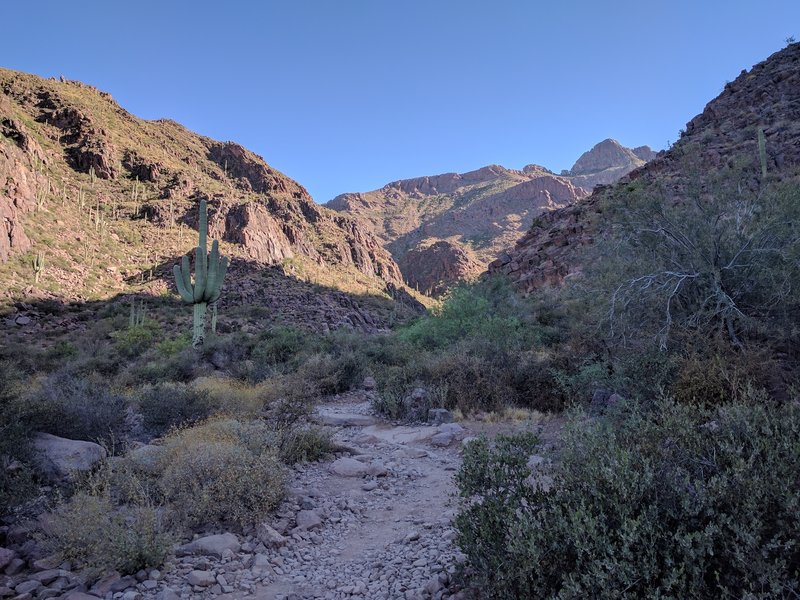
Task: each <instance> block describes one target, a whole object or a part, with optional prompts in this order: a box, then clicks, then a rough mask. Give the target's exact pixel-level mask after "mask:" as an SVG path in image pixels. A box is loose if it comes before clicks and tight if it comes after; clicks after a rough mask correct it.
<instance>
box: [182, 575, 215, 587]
mask: <svg viewBox="0 0 800 600" xmlns="http://www.w3.org/2000/svg"><path fill="white" fill-rule="evenodd" d="M186 581H188V582H189V584H191V585H197V586H200V587H209V586H212V585H214V584H215V583H216V582H217V578H216V577H214V573H213V572H212V571H191V572H190V573H189V575H187V576H186Z"/></svg>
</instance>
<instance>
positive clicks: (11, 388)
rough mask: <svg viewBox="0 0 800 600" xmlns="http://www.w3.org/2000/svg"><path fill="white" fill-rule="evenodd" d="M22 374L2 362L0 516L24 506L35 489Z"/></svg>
mask: <svg viewBox="0 0 800 600" xmlns="http://www.w3.org/2000/svg"><path fill="white" fill-rule="evenodd" d="M21 379H22V374H21V373H20V372H19V371H18V370H17V369H16V367H15V366H14V365H13V364H11V363H9V362H8V361H0V514H6V513H7V511H9V510H10V509H12V508H13V507H15V506H17V505H19V504H21V503H22V502H24V501H25V500H26V499H27V498H29V497H30V496H31V494H32V493H33V492H34V490H35V486H34V480H33V469H32V468H31V467H30V466H29V465H30V458H31V452H32V447H31V433H32V432H31V426H30V418H29V417H30V415H29V408H28V403H26V402H24V401H23V400H21V399H20V382H21Z"/></svg>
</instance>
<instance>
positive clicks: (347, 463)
mask: <svg viewBox="0 0 800 600" xmlns="http://www.w3.org/2000/svg"><path fill="white" fill-rule="evenodd" d="M331 471H333V472H334V473H336V474H337V475H339V476H341V477H363V476H364V475H365V474H366V473H367V465H365V464H364V463H362V462H360V461H358V460H355V459H352V458H348V457H343V458H339V459H337V460H335V461H333V463H331Z"/></svg>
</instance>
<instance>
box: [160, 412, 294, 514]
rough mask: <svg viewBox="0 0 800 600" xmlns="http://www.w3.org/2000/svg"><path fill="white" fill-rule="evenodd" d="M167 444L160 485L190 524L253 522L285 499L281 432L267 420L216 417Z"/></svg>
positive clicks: (191, 428) (165, 442)
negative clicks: (279, 435)
mask: <svg viewBox="0 0 800 600" xmlns="http://www.w3.org/2000/svg"><path fill="white" fill-rule="evenodd" d="M163 445H164V448H165V457H164V465H165V468H164V470H163V472H162V474H161V476H160V480H159V481H160V487H161V489H162V490H163V493H164V497H165V499H166V500H167V501H168V502H170V503H171V505H172V506H173V508H174V510H175V513H176V515H177V516H178V519H179V521H180V522H182V523H183V524H185V525H186V526H189V527H194V526H200V525H208V524H231V523H232V524H236V525H239V526H246V525H252V524H254V523H255V522H256V521H258V520H259V519H262V518H263V516H264V514H266V513H267V512H269V511H270V510H271V509H273V508H274V507H275V506H276V505H277V504H278V502H279V501H280V500H281V499H282V498H283V493H284V489H283V486H284V480H285V474H284V468H283V466H282V465H281V463H280V460H279V458H278V452H277V448H278V440H277V435H276V433H275V432H274V431H273V430H271V429H270V428H269V427H268V425H267V424H265V423H263V422H259V421H252V422H246V423H245V422H240V421H236V420H233V419H212V420H210V421H207V422H205V423H202V424H200V425H196V426H194V427H190V428H187V429H183V430H180V431H176V432H174V433H172V434H171V435H169V436H168V437H167V438H166V439H165V440H164V444H163Z"/></svg>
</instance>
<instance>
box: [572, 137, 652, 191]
mask: <svg viewBox="0 0 800 600" xmlns="http://www.w3.org/2000/svg"><path fill="white" fill-rule="evenodd" d="M655 156H656V153H655V152H653V151H652V150H651V149H650V147H649V146H639V147H638V148H634V149H630V148H625V147H624V146H623V145H622V144H620V143H619V142H618V141H617V140H612V139H607V140H603V141H602V142H600V143H599V144H596V145H595V146H594V147H593V148H592V149H591V150H589V151H587V152H584V153H583V154H582V155H581V157H580V158H579V159H578V160H577V161H576V162H575V164H574V165H573V167H572V169H570V171H569V174H568V177H569V179H570V181H571V182H572V183H573V184H574V185H577V186H580V187H582V188H584V189H585V190H587V191H591V190H592V189H593V188H594V187H595V186H598V185H609V184H612V183H614V182H616V181H618V180H619V179H621V178H622V177H624V176H625V175H627V174H628V173H630V172H631V171H633V170H634V169H637V168H639V167H641V166H642V165H644V164H645V163H646V162H647V161H649V160H652V159H653V158H655Z"/></svg>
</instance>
